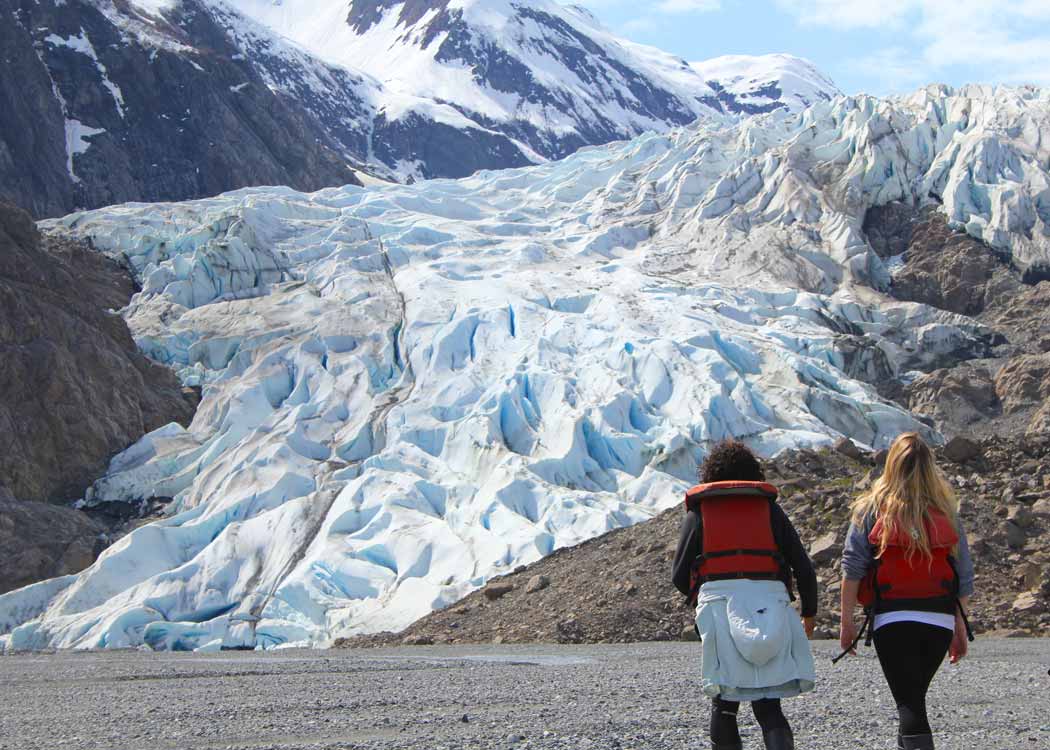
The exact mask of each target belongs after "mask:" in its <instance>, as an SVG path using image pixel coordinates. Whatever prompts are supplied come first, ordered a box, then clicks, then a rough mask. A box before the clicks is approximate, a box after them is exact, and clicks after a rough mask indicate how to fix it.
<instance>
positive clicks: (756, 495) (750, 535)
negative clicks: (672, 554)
mask: <svg viewBox="0 0 1050 750" xmlns="http://www.w3.org/2000/svg"><path fill="white" fill-rule="evenodd" d="M777 494H778V493H777V488H776V487H774V486H773V485H771V484H767V483H765V482H713V483H711V484H701V485H697V486H696V487H693V488H692V489H691V490H689V492H687V493H686V495H685V505H686V508H688V509H689V510H692V511H696V512H698V513H700V517H701V518H702V519H703V527H702V528H703V536H702V540H701V544H700V555H699V556H698V557H697V558H696V560H695V561H694V562H693V569H692V572H691V575H690V600H691V601H693V602H694V603H695V602H696V597H697V594H698V592H699V591H700V587H701V586H702V585H703V584H704V583H705V582H707V581H718V580H726V579H730V578H750V579H756V580H785V579H786V575H785V571H784V563H783V558H782V557H781V555H780V550H779V548H778V547H777V543H776V539H775V538H774V537H773V521H772V514H771V510H772V505H773V502H774V501H775V500H776V497H777Z"/></svg>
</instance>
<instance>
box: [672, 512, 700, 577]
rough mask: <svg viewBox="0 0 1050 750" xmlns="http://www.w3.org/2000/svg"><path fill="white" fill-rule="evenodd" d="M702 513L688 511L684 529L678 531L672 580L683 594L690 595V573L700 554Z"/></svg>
mask: <svg viewBox="0 0 1050 750" xmlns="http://www.w3.org/2000/svg"><path fill="white" fill-rule="evenodd" d="M700 538H701V530H700V514H699V513H697V512H695V511H691V510H690V511H687V512H686V514H685V518H683V519H682V529H681V531H680V532H679V533H678V549H677V550H676V551H675V553H674V567H673V568H672V569H671V580H672V581H673V582H674V586H675V588H676V589H678V590H679V591H681V592H682V595H683V596H689V593H690V591H689V584H690V580H689V578H690V573H692V568H693V561H694V560H696V557H697V555H699V554H700Z"/></svg>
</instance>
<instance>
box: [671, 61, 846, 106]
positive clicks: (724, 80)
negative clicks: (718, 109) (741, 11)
mask: <svg viewBox="0 0 1050 750" xmlns="http://www.w3.org/2000/svg"><path fill="white" fill-rule="evenodd" d="M691 65H692V67H693V69H694V70H696V71H697V73H699V74H700V76H701V77H702V78H703V79H704V81H706V82H707V83H708V85H710V86H711V87H712V88H714V89H715V90H716V91H717V92H718V97H719V99H727V100H729V101H732V102H734V103H735V104H736V109H737V110H738V111H742V112H744V113H747V114H755V113H758V112H767V111H770V110H772V109H777V108H782V107H783V108H787V109H796V110H798V109H805V108H806V107H808V106H809V105H811V104H813V103H815V102H819V101H828V100H829V99H831V98H833V97H835V96H838V95H839V94H841V93H842V92H841V91H839V88H838V87H837V86H836V85H835V83H834V82H833V81H832V80H831V79H830V78H828V76H826V75H825V74H824V73H822V72H821V71H820V70H819V69H818V68H817V66H816V65H814V64H813V63H811V62H810V61H809V60H805V59H803V58H800V57H795V56H794V55H785V54H770V55H758V56H751V55H725V56H722V57H715V58H712V59H710V60H703V61H701V62H694V63H692V64H691Z"/></svg>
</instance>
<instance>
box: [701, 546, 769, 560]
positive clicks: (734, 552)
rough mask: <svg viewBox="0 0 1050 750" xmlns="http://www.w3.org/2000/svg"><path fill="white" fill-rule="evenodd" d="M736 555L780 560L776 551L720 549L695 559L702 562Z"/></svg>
mask: <svg viewBox="0 0 1050 750" xmlns="http://www.w3.org/2000/svg"><path fill="white" fill-rule="evenodd" d="M736 555H764V556H765V557H772V558H773V559H775V560H779V559H781V557H780V553H779V552H778V551H776V550H771V549H748V548H743V549H720V550H716V551H715V552H705V553H704V554H702V555H699V556H698V557H697V558H696V559H697V561H698V562H703V561H704V560H710V559H711V558H713V557H734V556H736Z"/></svg>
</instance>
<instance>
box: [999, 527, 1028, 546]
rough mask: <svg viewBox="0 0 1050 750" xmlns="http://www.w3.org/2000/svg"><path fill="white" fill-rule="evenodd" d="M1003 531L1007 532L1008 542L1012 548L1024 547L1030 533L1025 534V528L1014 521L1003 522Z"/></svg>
mask: <svg viewBox="0 0 1050 750" xmlns="http://www.w3.org/2000/svg"><path fill="white" fill-rule="evenodd" d="M1003 531H1005V532H1006V544H1007V546H1009V547H1010V549H1023V548H1024V545H1025V542H1027V541H1028V535H1027V534H1025V532H1024V529H1022V528H1021V527H1020V526H1018V525H1017V524H1016V523H1014V522H1013V521H1007V522H1006V523H1005V524H1003Z"/></svg>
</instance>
